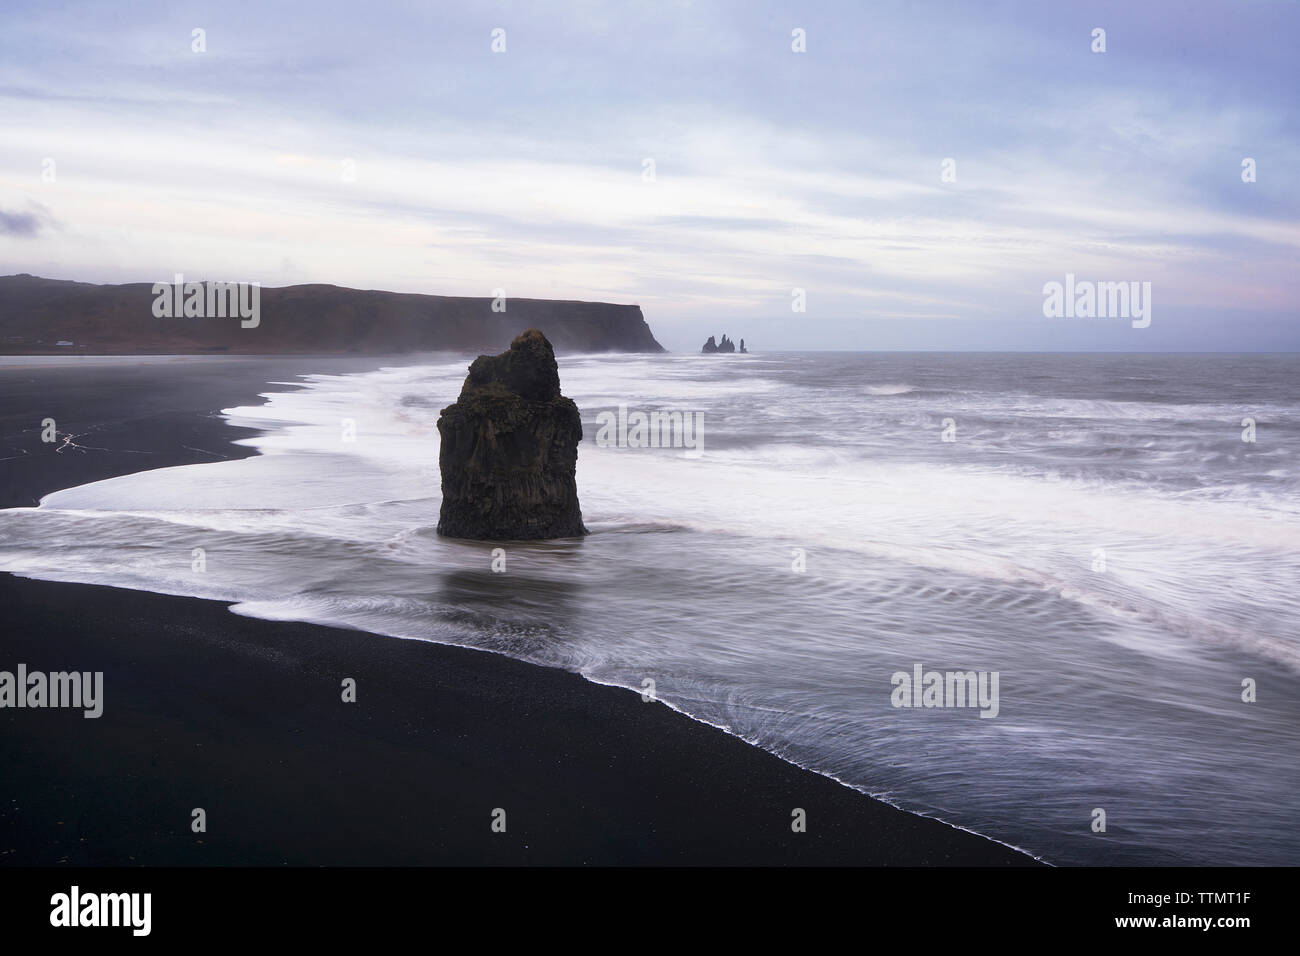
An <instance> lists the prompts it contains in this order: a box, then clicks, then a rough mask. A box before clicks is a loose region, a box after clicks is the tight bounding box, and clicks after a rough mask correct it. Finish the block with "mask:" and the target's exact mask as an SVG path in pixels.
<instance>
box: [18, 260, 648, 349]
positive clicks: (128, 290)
mask: <svg viewBox="0 0 1300 956" xmlns="http://www.w3.org/2000/svg"><path fill="white" fill-rule="evenodd" d="M167 278H168V280H169V281H170V279H171V277H167ZM206 288H207V287H205V290H206ZM206 296H207V293H206V291H205V293H204V297H206ZM249 298H251V295H250V296H249ZM157 299H158V296H156V295H155V294H154V292H153V284H152V283H143V282H142V283H133V284H130V285H92V284H90V283H86V282H70V281H64V280H59V279H42V278H39V277H37V276H31V275H15V276H2V277H0V354H7V355H22V354H46V353H57V354H69V353H74V354H92V355H107V354H117V355H130V354H140V353H162V354H166V353H193V352H228V353H232V354H293V353H299V354H324V353H357V354H394V353H400V352H425V351H440V350H447V351H467V352H480V351H487V350H489V349H491V348H492V347H493V344H494V343H498V342H501V341H509V340H510V339H512V338H513V337H514V336H516V335H518V334H519V333H521V332H523V331H525V330H526V329H529V328H533V327H540V328H543V329H545V330H546V334H547V335H548V336H549V337H550V339H551V341H552V342H553V343H554V346H555V348H557V349H559V350H562V351H568V352H662V351H664V348H663V346H661V345H660V344H659V343H658V342H656V341H655V337H654V335H653V334H652V333H651V331H650V327H649V326H648V325H647V324H646V321H645V318H644V317H643V316H642V315H641V308H640V306H636V305H613V304H610V303H605V302H571V301H560V300H551V299H515V298H509V299H507V300H506V301H505V311H504V312H500V311H496V312H494V311H493V310H492V304H493V300H492V299H491V298H487V297H485V298H467V297H459V296H440V295H418V294H413V293H400V292H382V291H375V290H365V291H363V290H360V289H344V288H341V287H339V286H333V285H295V286H285V287H283V288H275V289H273V288H266V289H261V290H259V292H258V296H257V305H258V316H257V320H256V323H255V324H251V321H252V320H249V322H250V324H249V326H248V327H245V323H244V322H242V321H241V318H240V317H239V314H238V313H237V312H236V310H235V308H233V307H232V308H231V309H230V311H229V313H227V315H225V316H219V315H213V316H208V317H194V316H191V317H184V316H181V317H158V316H156V315H155V306H156V304H157ZM232 301H233V300H232ZM177 311H178V313H179V310H177ZM60 342H67V343H71V344H70V345H59V344H58V343H60ZM498 347H499V346H498Z"/></svg>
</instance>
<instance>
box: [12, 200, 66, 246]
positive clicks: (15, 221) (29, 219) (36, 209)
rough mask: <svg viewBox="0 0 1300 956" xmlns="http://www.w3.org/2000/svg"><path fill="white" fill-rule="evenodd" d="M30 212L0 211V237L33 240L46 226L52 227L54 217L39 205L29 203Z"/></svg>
mask: <svg viewBox="0 0 1300 956" xmlns="http://www.w3.org/2000/svg"><path fill="white" fill-rule="evenodd" d="M29 206H30V207H31V210H32V211H30V212H7V211H6V210H4V209H0V236H17V237H18V238H20V239H35V238H36V237H37V236H38V235H39V234H40V232H41V230H42V229H43V228H45V227H46V226H52V225H54V217H53V216H51V215H50V213H49V210H48V209H46V208H45V207H44V206H42V205H40V204H39V203H30V204H29Z"/></svg>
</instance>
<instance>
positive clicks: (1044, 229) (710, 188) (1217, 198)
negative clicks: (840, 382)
mask: <svg viewBox="0 0 1300 956" xmlns="http://www.w3.org/2000/svg"><path fill="white" fill-rule="evenodd" d="M196 27H201V28H203V29H204V30H206V45H207V51H206V52H204V53H195V52H193V51H192V49H191V45H192V39H191V34H192V30H193V29H194V28H196ZM498 27H499V28H502V29H504V30H505V45H506V50H505V52H504V53H494V52H493V51H492V49H491V44H492V31H493V29H494V28H498ZM1097 27H1100V28H1103V29H1105V31H1106V46H1107V50H1106V52H1105V53H1094V52H1092V50H1091V48H1090V47H1091V44H1092V42H1093V41H1092V31H1093V29H1094V28H1097ZM796 28H800V29H802V30H804V31H805V32H806V38H807V39H806V44H807V52H805V53H795V52H793V51H792V50H791V32H792V30H794V29H796ZM1298 41H1300V8H1298V7H1297V5H1296V4H1294V3H1289V2H1288V3H1283V2H1268V3H1260V2H1249V0H1247V2H1234V3H1228V2H1223V3H1195V2H1193V3H1186V2H1179V3H1173V2H1167V3H1165V2H1151V3H1142V4H1132V3H1128V2H1125V3H1044V2H1015V3H962V4H955V3H888V2H883V3H879V2H873V3H870V4H867V3H861V2H847V3H789V4H780V3H762V2H757V3H756V2H735V3H689V2H677V3H672V2H658V3H645V4H635V3H608V4H606V3H595V2H573V0H570V2H565V3H545V2H527V3H523V2H519V3H491V2H476V3H472V4H458V5H451V4H438V3H428V2H424V3H380V2H376V3H365V4H358V3H352V2H349V3H332V2H317V3H312V4H306V3H302V4H293V5H289V4H274V3H270V4H268V3H246V2H239V0H236V2H232V0H221V2H219V3H184V2H182V3H175V2H167V3H149V2H136V3H131V4H121V5H118V4H79V3H49V2H41V3H27V2H13V0H8V2H6V4H5V5H4V7H3V8H2V9H0V273H10V272H33V273H37V274H40V275H47V276H54V277H59V278H76V279H84V280H90V281H102V282H126V281H149V282H153V281H160V280H163V279H167V278H170V277H171V276H172V275H173V274H174V273H176V272H182V273H185V274H186V276H187V277H190V278H222V279H229V280H242V281H254V280H256V281H260V282H262V283H263V284H264V285H287V284H292V283H297V282H333V283H337V284H340V285H348V286H357V287H362V288H385V289H395V290H400V291H410V292H430V293H444V294H457V295H490V294H491V293H492V290H493V289H496V288H504V289H505V290H506V293H507V295H508V296H535V297H555V298H578V299H594V300H604V301H614V302H638V303H640V304H641V306H642V307H643V309H644V310H645V314H646V317H647V319H648V320H649V322H650V324H651V326H652V328H654V329H655V331H656V333H657V334H658V335H659V337H660V340H661V341H663V342H664V343H665V344H666V345H667V346H669V347H670V348H673V349H695V348H698V347H699V343H700V342H702V341H703V339H704V338H705V337H706V336H707V335H709V334H719V333H721V332H724V331H725V332H727V333H728V334H729V335H731V336H732V337H733V338H739V337H741V336H744V337H745V338H746V339H747V340H749V341H750V342H751V343H753V344H754V345H755V346H756V347H758V348H772V349H775V348H943V349H966V348H976V349H988V348H995V349H996V348H1010V349H1017V348H1032V349H1056V348H1119V349H1133V350H1143V349H1204V350H1243V349H1300V321H1298V320H1297V314H1296V307H1295V301H1296V293H1297V291H1300V288H1298V287H1300V280H1297V273H1298V272H1300V270H1297V269H1296V268H1295V263H1296V258H1297V256H1296V253H1297V250H1298V249H1300V217H1298V216H1297V213H1298V212H1300V191H1298V187H1297V177H1296V169H1295V157H1296V156H1297V155H1298V154H1300V153H1298V150H1297V146H1298V145H1300V143H1297V139H1298V138H1300V136H1298V133H1297V130H1300V123H1297V120H1298V119H1300V116H1297V109H1296V106H1297V84H1296V70H1295V66H1294V62H1295V59H1294V58H1295V52H1294V51H1295V49H1296V48H1297V45H1298ZM1245 157H1251V158H1253V159H1255V160H1256V163H1257V177H1258V181H1257V182H1254V183H1243V182H1242V179H1241V163H1242V160H1243V158H1245ZM946 158H952V159H953V160H954V161H955V170H956V181H955V182H943V181H942V180H941V168H942V167H941V164H942V162H943V160H944V159H946ZM646 159H653V160H654V164H655V179H654V181H653V182H647V181H646V180H645V177H644V176H643V169H644V163H645V160H646ZM48 160H53V166H52V169H53V174H54V175H53V182H50V181H46V179H48V175H47V177H46V179H43V178H42V173H43V171H45V170H48V169H50V168H51V166H50V164H49V163H48ZM1067 272H1069V273H1074V274H1075V275H1077V276H1078V277H1079V278H1080V279H1092V280H1096V281H1122V280H1137V281H1149V282H1151V283H1152V290H1153V291H1152V322H1151V325H1150V327H1149V328H1146V329H1133V328H1131V326H1130V323H1129V322H1127V321H1124V320H1122V319H1120V320H1103V319H1092V320H1089V319H1048V318H1044V317H1043V314H1042V304H1043V293H1042V287H1043V284H1044V283H1046V282H1050V281H1061V280H1063V278H1064V276H1065V274H1066V273H1067ZM796 287H797V288H802V289H805V290H806V297H807V311H806V312H805V313H802V314H800V313H795V312H792V310H791V292H792V289H794V288H796Z"/></svg>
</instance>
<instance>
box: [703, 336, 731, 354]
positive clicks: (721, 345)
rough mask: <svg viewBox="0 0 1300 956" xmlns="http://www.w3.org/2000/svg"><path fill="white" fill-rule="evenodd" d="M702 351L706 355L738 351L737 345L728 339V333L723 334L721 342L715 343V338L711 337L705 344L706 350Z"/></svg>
mask: <svg viewBox="0 0 1300 956" xmlns="http://www.w3.org/2000/svg"><path fill="white" fill-rule="evenodd" d="M700 351H701V352H702V353H703V354H705V355H711V354H712V353H714V352H734V351H736V343H735V342H733V341H731V339H729V338H727V333H726V332H723V333H722V341H721V342H715V341H714V340H713V336H711V335H710V336H709V340H708V341H707V342H705V343H704V348H702V349H700Z"/></svg>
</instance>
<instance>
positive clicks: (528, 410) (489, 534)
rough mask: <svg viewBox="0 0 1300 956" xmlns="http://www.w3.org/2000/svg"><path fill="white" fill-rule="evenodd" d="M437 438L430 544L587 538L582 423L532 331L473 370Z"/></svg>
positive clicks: (546, 348) (550, 355)
mask: <svg viewBox="0 0 1300 956" xmlns="http://www.w3.org/2000/svg"><path fill="white" fill-rule="evenodd" d="M438 433H439V434H440V435H441V436H442V449H441V451H440V452H439V455H438V465H439V467H440V468H441V470H442V511H441V514H440V515H439V517H438V533H439V534H442V535H446V536H448V537H452V538H475V539H478V540H489V541H505V540H520V539H537V538H571V537H576V536H578V535H584V534H586V533H587V529H586V528H585V527H583V524H582V511H581V509H580V508H579V506H578V486H577V481H576V476H575V473H576V470H577V464H578V442H580V441H582V420H581V418H580V417H579V415H578V406H577V405H575V404H574V403H573V400H572V399H569V398H565V397H564V396H563V395H561V394H560V371H559V367H558V366H557V365H556V363H555V351H554V349H552V348H551V343H550V342H548V341H547V340H546V336H544V335H542V333H541V332H539V331H537V329H529V330H528V331H527V332H524V333H522V334H521V335H519V336H517V337H516V338H515V340H514V341H513V342H511V343H510V348H509V349H508V350H507V351H505V352H502V353H501V354H500V355H480V356H479V357H478V358H476V359H475V360H474V362H473V364H472V365H470V367H469V375H468V376H466V378H465V385H464V386H463V387H462V388H461V392H460V398H458V399H457V400H456V402H455V404H453V405H448V406H447V407H446V408H444V409H443V410H442V417H441V418H439V419H438Z"/></svg>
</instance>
